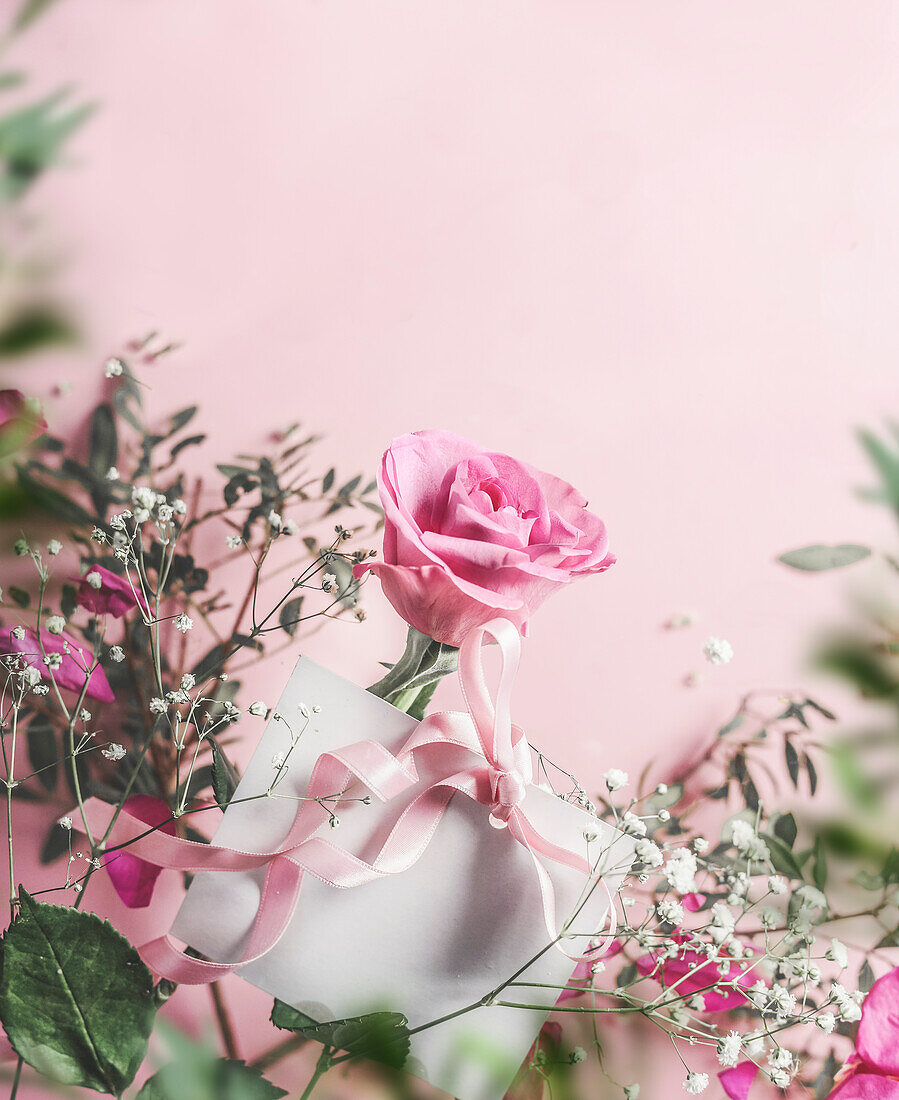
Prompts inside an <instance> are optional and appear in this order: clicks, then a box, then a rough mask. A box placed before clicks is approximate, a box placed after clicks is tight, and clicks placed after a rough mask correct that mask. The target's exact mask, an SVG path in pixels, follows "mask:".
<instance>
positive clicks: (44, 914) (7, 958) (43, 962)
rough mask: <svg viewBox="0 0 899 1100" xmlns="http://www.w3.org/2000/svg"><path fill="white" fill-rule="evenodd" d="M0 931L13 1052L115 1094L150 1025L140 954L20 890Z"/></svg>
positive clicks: (75, 914) (83, 916)
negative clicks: (14, 913)
mask: <svg viewBox="0 0 899 1100" xmlns="http://www.w3.org/2000/svg"><path fill="white" fill-rule="evenodd" d="M19 905H20V914H19V919H18V920H17V921H15V922H14V923H13V924H11V925H10V926H9V928H7V930H6V934H5V935H4V937H3V969H2V974H0V1019H2V1021H3V1026H4V1028H5V1029H6V1033H7V1035H8V1036H9V1040H10V1042H11V1043H12V1045H13V1047H14V1048H15V1050H16V1052H17V1053H18V1054H19V1055H21V1057H22V1058H23V1059H24V1060H25V1061H26V1062H27V1063H28V1064H29V1065H30V1066H33V1067H34V1068H35V1069H36V1070H38V1072H40V1073H43V1074H45V1075H46V1076H47V1077H50V1078H52V1079H53V1080H55V1081H60V1082H62V1083H64V1084H67V1085H84V1086H86V1087H87V1088H92V1089H96V1091H97V1092H103V1093H112V1094H113V1095H114V1096H118V1095H119V1094H120V1093H121V1092H122V1091H123V1090H124V1089H125V1087H126V1086H127V1085H129V1084H130V1083H131V1081H132V1080H133V1079H134V1075H135V1073H137V1070H138V1068H139V1066H140V1064H141V1062H142V1061H143V1059H144V1055H145V1054H146V1050H147V1040H148V1038H149V1035H150V1031H151V1030H152V1027H153V1018H154V1016H155V1012H156V1010H155V1006H154V1003H153V979H152V976H151V975H150V971H149V970H148V969H147V968H146V966H144V964H143V963H142V962H141V960H140V957H139V955H138V954H137V952H136V951H135V950H134V948H133V947H132V946H131V945H130V944H129V943H128V941H127V940H126V939H124V938H123V937H122V936H120V935H119V933H118V932H116V930H115V929H114V928H113V927H112V926H111V925H110V924H109V923H108V922H106V921H103V920H101V919H100V918H99V917H97V916H95V915H94V914H92V913H82V912H81V911H80V910H77V909H72V908H63V907H60V906H56V905H42V904H40V903H38V902H36V901H35V900H34V899H33V898H32V897H30V895H29V894H27V893H26V892H25V890H23V889H22V888H21V887H20V888H19Z"/></svg>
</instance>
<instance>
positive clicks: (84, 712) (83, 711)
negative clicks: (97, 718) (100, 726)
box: [78, 707, 91, 725]
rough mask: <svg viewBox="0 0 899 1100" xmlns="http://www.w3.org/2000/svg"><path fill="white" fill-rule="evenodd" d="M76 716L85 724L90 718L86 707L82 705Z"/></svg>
mask: <svg viewBox="0 0 899 1100" xmlns="http://www.w3.org/2000/svg"><path fill="white" fill-rule="evenodd" d="M78 717H79V718H80V719H81V721H82V722H84V723H85V725H86V724H87V723H88V722H89V721H90V720H91V712H90V711H89V710H88V709H87V708H86V707H82V708H81V710H80V711H79V712H78Z"/></svg>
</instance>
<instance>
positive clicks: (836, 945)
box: [824, 940, 849, 970]
mask: <svg viewBox="0 0 899 1100" xmlns="http://www.w3.org/2000/svg"><path fill="white" fill-rule="evenodd" d="M824 957H825V958H826V959H829V960H830V961H831V962H835V963H836V964H837V966H838V967H839V968H840V970H845V969H846V967H847V966H848V965H849V952H848V951H847V950H846V948H845V947H844V946H843V944H842V943H840V941H839V940H831V941H830V947H828V949H827V951H826V952H825V953H824Z"/></svg>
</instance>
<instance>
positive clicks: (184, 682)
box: [181, 672, 197, 691]
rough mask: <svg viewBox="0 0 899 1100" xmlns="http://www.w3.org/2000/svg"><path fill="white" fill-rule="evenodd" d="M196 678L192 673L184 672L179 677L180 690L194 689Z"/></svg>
mask: <svg viewBox="0 0 899 1100" xmlns="http://www.w3.org/2000/svg"><path fill="white" fill-rule="evenodd" d="M196 685H197V678H196V676H194V674H193V673H192V672H185V673H184V675H183V676H182V677H181V690H182V691H190V689H191V688H192V687H196Z"/></svg>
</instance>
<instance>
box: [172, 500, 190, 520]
mask: <svg viewBox="0 0 899 1100" xmlns="http://www.w3.org/2000/svg"><path fill="white" fill-rule="evenodd" d="M172 511H173V512H174V513H175V515H176V516H186V515H187V505H186V504H185V503H184V501H183V500H182V499H181V497H175V499H174V500H173V501H172Z"/></svg>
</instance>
